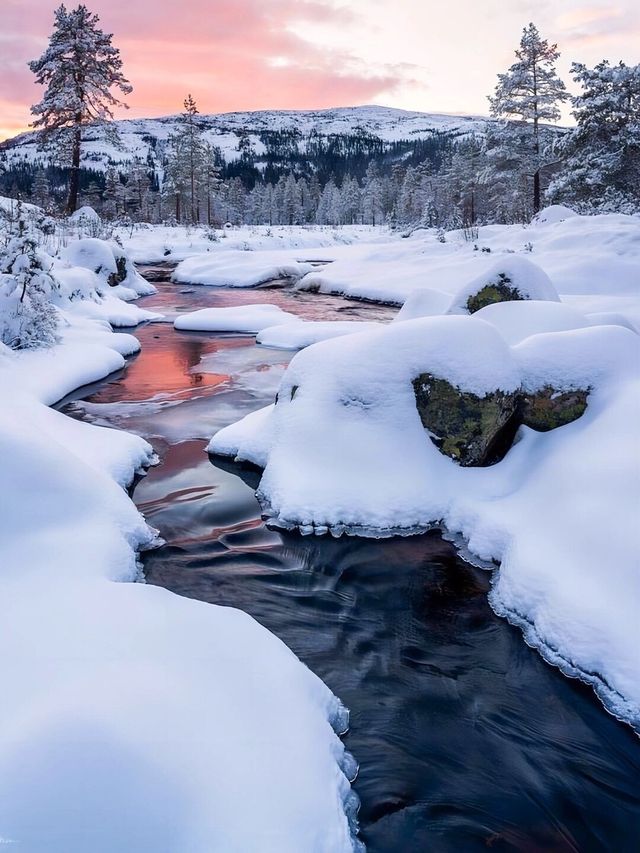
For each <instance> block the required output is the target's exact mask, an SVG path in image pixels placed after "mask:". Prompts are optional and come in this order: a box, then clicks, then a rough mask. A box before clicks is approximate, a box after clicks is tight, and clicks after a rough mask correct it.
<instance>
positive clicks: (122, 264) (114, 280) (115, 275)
mask: <svg viewBox="0 0 640 853" xmlns="http://www.w3.org/2000/svg"><path fill="white" fill-rule="evenodd" d="M115 260H116V268H117V271H116V272H112V273H111V275H110V276H109V278H108V279H107V281H108V283H109V287H116V285H118V284H120V283H121V282H123V281H124V280H125V278H126V277H127V259H126V257H125V256H124V255H120V257H119V258H116V259H115Z"/></svg>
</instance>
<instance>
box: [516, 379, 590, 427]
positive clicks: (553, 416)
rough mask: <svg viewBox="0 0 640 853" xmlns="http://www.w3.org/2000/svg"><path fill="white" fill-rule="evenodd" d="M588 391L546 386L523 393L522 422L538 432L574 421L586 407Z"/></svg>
mask: <svg viewBox="0 0 640 853" xmlns="http://www.w3.org/2000/svg"><path fill="white" fill-rule="evenodd" d="M588 396H589V391H588V389H587V390H584V389H578V390H575V391H556V390H555V389H554V388H551V387H550V386H547V387H546V388H542V389H541V390H540V391H538V392H537V393H536V394H525V395H524V396H523V398H522V406H521V412H522V423H523V424H524V425H525V426H528V427H531V429H535V430H537V431H538V432H548V431H549V430H551V429H556V428H557V427H561V426H565V424H570V423H571V422H572V421H576V420H577V419H578V418H579V417H580V416H581V415H583V414H584V412H585V410H586V408H587V398H588Z"/></svg>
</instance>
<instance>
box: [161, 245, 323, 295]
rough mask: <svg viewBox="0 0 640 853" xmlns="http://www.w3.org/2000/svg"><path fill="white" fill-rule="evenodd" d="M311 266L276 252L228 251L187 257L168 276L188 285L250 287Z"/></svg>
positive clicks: (298, 274) (294, 274) (292, 275)
mask: <svg viewBox="0 0 640 853" xmlns="http://www.w3.org/2000/svg"><path fill="white" fill-rule="evenodd" d="M311 269H313V268H312V266H311V264H305V263H300V262H299V261H295V260H291V261H287V260H286V259H285V260H283V259H281V258H280V257H279V256H278V254H276V253H271V252H259V253H258V252H239V251H228V252H218V253H212V254H211V255H207V256H204V257H202V256H196V257H194V258H187V260H185V261H182V263H181V264H179V265H178V267H177V268H176V270H175V272H174V273H173V276H172V278H173V280H174V281H183V282H187V283H188V284H208V285H213V286H216V287H254V286H255V285H256V284H262V283H263V282H265V281H273V280H275V279H278V278H301V277H302V276H303V275H304V274H305V273H306V272H309V271H310V270H311Z"/></svg>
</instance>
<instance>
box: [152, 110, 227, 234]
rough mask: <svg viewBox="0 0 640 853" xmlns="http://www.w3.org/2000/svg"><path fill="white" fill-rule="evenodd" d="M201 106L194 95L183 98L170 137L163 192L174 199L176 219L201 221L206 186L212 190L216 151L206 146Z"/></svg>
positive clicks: (179, 220)
mask: <svg viewBox="0 0 640 853" xmlns="http://www.w3.org/2000/svg"><path fill="white" fill-rule="evenodd" d="M197 115H198V107H197V104H196V102H195V100H194V99H193V97H192V96H191V95H188V96H187V98H185V101H184V112H183V113H182V122H181V126H180V128H179V130H178V131H177V132H176V133H174V134H172V135H171V136H170V137H169V145H168V150H167V162H166V167H165V183H164V187H163V189H164V192H165V195H168V196H170V197H172V198H174V199H175V211H176V214H175V215H176V220H177V221H178V222H181V221H183V220H186V221H188V222H190V223H191V224H194V225H195V224H196V223H197V222H199V221H200V205H201V202H202V201H203V197H204V195H205V192H204V187H209V188H211V189H212V190H213V187H214V185H213V178H214V173H213V171H212V169H213V167H214V165H215V164H214V163H212V157H213V154H214V150H213V148H212V146H210V145H207V143H206V141H205V139H204V135H203V132H202V129H201V128H200V126H199V124H198V121H197Z"/></svg>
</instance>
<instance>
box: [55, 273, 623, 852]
mask: <svg viewBox="0 0 640 853" xmlns="http://www.w3.org/2000/svg"><path fill="white" fill-rule="evenodd" d="M159 286H160V287H161V288H162V290H161V292H160V294H159V295H158V296H155V297H150V298H149V299H147V300H145V301H144V302H146V305H147V306H148V307H151V306H160V310H166V311H168V312H169V314H170V315H171V316H172V315H173V313H175V311H176V310H178V309H179V308H183V309H184V308H187V309H189V310H191V309H193V308H196V307H202V306H203V305H215V304H218V305H229V304H239V303H246V302H257V301H269V302H275V303H276V304H279V305H281V306H282V307H283V308H286V309H288V310H292V311H294V312H296V313H299V314H302V315H303V316H307V317H312V318H314V319H320V318H334V317H345V316H353V317H354V318H356V317H360V318H363V319H364V318H367V319H374V318H376V319H383V318H385V317H388V316H389V312H388V311H387V310H386V309H384V308H380V307H372V306H365V305H362V304H359V303H348V302H345V301H344V300H336V299H332V298H329V297H321V296H313V295H307V294H305V295H302V296H298V297H294V296H292V295H291V293H290V292H287V291H283V290H277V289H276V290H269V289H261V290H259V291H251V292H247V291H228V290H217V289H209V288H193V289H190V290H191V291H192V292H191V293H180V290H185V289H189V288H180V287H177V286H173V285H164V284H163V285H159ZM172 312H173V313H172ZM136 334H137V335H138V336H139V337H140V339H141V340H142V343H143V352H142V355H140V356H138V357H137V358H136V359H134V360H132V362H131V363H130V365H129V366H128V368H127V369H126V370H125V371H124V372H123V374H122V375H120V376H118V377H114V378H113V379H112V381H110V382H106V383H102V384H101V385H100V386H98V387H97V390H95V391H94V393H92V394H91V395H90V396H89V397H88V401H87V402H86V403H85V402H82V403H76V404H71V406H69V407H68V409H67V410H68V411H70V413H72V414H74V415H75V416H76V417H86V418H89V419H91V420H96V421H98V422H104V423H112V424H115V425H117V426H123V427H126V428H128V429H132V430H134V431H137V432H139V433H140V434H142V435H145V436H146V437H149V438H151V440H152V441H153V443H154V445H155V447H156V449H157V450H158V452H159V453H160V455H161V457H162V464H161V466H159V467H157V468H155V469H153V470H151V471H150V473H149V474H148V476H147V477H146V478H145V479H143V480H142V481H141V482H140V484H139V485H138V486H137V488H136V491H135V495H134V497H135V500H136V502H137V504H138V506H139V507H140V509H141V510H142V511H143V512H144V514H145V515H146V517H147V519H148V520H149V522H150V523H151V524H152V525H154V526H156V527H158V528H160V530H161V532H162V535H163V536H164V538H165V540H166V541H167V545H166V546H165V547H163V548H161V549H160V550H158V551H155V552H152V553H150V554H148V555H147V557H146V559H145V571H146V576H147V580H148V582H149V583H154V584H158V585H161V586H165V587H167V588H169V589H171V590H173V591H175V592H178V593H180V594H182V595H186V596H189V597H193V598H197V599H200V600H204V601H210V602H215V603H216V604H225V605H231V606H234V607H240V608H242V609H243V610H246V611H247V612H249V613H251V614H252V615H253V616H254V617H255V618H256V619H257V620H258V621H259V622H261V623H262V624H263V625H265V626H266V627H267V628H269V629H270V630H272V631H273V632H274V633H276V634H277V635H278V636H279V637H281V638H282V639H283V640H284V642H285V643H287V645H288V646H290V648H292V649H293V651H294V652H295V653H296V654H297V655H298V656H299V657H300V658H301V659H302V660H303V661H304V662H305V663H307V664H308V666H310V667H311V669H312V670H313V671H314V672H316V673H317V674H318V675H319V676H320V677H321V678H322V679H323V680H324V681H325V682H326V683H327V684H328V685H329V686H330V687H331V689H332V690H333V691H334V692H335V693H336V694H337V695H338V696H340V698H341V699H342V700H343V701H344V702H345V704H346V705H347V706H348V707H349V708H350V709H351V729H350V732H349V733H348V734H347V736H346V737H345V742H346V745H347V748H348V749H349V750H350V751H351V752H352V753H353V754H354V755H355V757H356V759H357V760H358V762H359V764H360V774H359V777H358V779H357V781H356V783H355V789H356V791H357V792H358V794H359V796H360V798H361V801H362V808H361V812H360V821H361V837H362V839H363V840H364V841H365V843H366V845H367V849H368V850H369V851H370V853H396V851H399V853H414V851H415V853H419V851H420V853H421V851H447V853H449V851H452V853H453V851H463V852H464V851H475V850H496V851H500V850H504V851H616V853H617V852H618V851H620V853H626V851H636V850H638V849H640V787H639V782H640V740H639V739H638V738H637V737H636V736H635V735H634V734H633V733H632V732H631V730H630V729H629V728H627V727H626V726H624V725H622V724H621V723H618V722H617V721H616V720H614V719H613V718H612V717H611V716H609V715H608V714H607V713H606V712H605V711H604V710H603V708H602V707H601V705H600V704H599V703H598V702H597V700H596V699H595V698H594V696H593V694H592V692H591V690H590V689H589V688H587V687H585V686H584V685H582V684H580V683H578V682H576V681H571V680H569V679H566V678H564V677H563V676H562V675H560V673H559V672H557V671H556V670H554V669H553V668H551V667H550V666H548V665H547V664H545V663H544V662H543V661H542V659H541V658H540V657H539V656H538V655H537V654H536V653H535V652H533V651H532V650H531V649H529V648H528V647H527V646H526V645H525V643H524V642H523V640H522V637H521V635H520V633H519V632H518V631H517V630H515V629H513V628H511V627H510V626H509V625H507V624H506V623H505V622H504V621H502V620H499V619H498V618H497V617H496V616H495V615H494V614H493V613H492V612H491V610H490V609H489V606H488V604H487V600H486V593H487V589H488V586H489V581H490V577H489V575H488V574H487V573H486V572H483V571H481V570H479V569H475V568H473V567H470V566H468V565H467V564H465V563H463V562H462V561H461V560H460V559H458V558H457V556H456V553H455V550H454V549H453V547H452V546H451V545H450V544H448V543H447V542H445V541H443V540H442V539H441V537H440V536H439V535H438V534H436V533H431V534H426V535H424V536H419V537H412V538H408V539H400V538H398V539H389V540H379V541H375V540H366V539H359V538H343V539H340V540H334V539H332V538H329V537H323V538H304V537H301V536H299V535H297V534H289V533H287V534H282V533H278V532H273V531H269V530H267V529H266V528H265V526H264V525H263V524H262V522H261V519H260V510H259V507H258V505H257V502H256V500H255V497H254V491H253V489H254V487H255V485H256V483H257V479H258V475H257V474H256V473H255V472H253V471H250V470H246V469H242V468H240V467H239V466H236V465H233V464H230V463H223V462H221V461H215V462H213V463H212V462H211V461H210V460H209V458H208V457H207V455H206V453H205V452H204V448H205V445H206V441H205V439H208V438H209V436H210V435H211V434H212V433H213V432H214V431H215V430H216V429H218V428H219V427H220V426H222V425H224V424H226V423H229V422H231V421H232V420H235V419H237V417H239V416H240V415H242V414H243V413H245V412H247V411H250V410H252V409H255V408H257V407H258V406H260V405H264V404H265V403H266V402H269V401H270V400H271V398H272V396H273V392H274V389H275V387H276V385H277V381H278V379H279V376H280V375H281V373H282V370H283V369H284V365H285V364H286V363H287V361H288V359H289V358H290V353H285V352H282V351H278V350H266V349H262V348H259V347H256V346H255V345H254V343H253V339H252V338H248V337H239V336H232V335H227V336H220V335H218V336H216V335H211V334H197V333H176V332H174V331H173V330H172V328H171V327H170V326H168V325H166V324H152V325H149V326H146V327H143V328H141V329H139V330H138V331H137V332H136ZM248 853H252V851H251V852H250V851H248ZM256 853H258V851H256ZM301 853H306V851H301Z"/></svg>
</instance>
